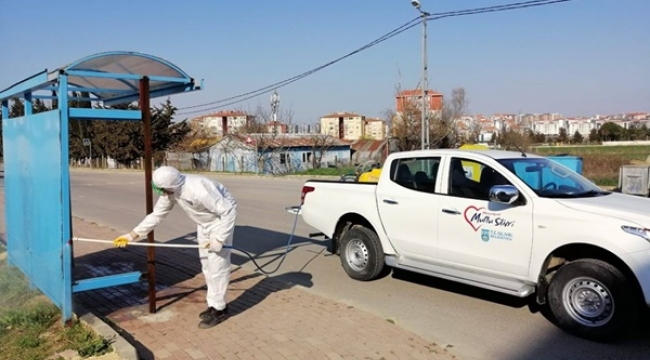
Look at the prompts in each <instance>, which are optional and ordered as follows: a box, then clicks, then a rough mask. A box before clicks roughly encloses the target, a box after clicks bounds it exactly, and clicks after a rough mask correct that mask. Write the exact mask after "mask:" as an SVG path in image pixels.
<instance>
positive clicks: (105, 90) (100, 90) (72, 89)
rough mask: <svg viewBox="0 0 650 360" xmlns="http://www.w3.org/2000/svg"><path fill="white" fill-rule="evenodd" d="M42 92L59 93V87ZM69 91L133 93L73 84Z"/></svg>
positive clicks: (49, 87) (70, 85)
mask: <svg viewBox="0 0 650 360" xmlns="http://www.w3.org/2000/svg"><path fill="white" fill-rule="evenodd" d="M41 90H45V91H52V90H54V91H59V87H58V86H48V87H46V88H43V89H41ZM68 91H69V92H73V91H77V92H89V93H104V94H130V93H132V92H133V91H132V90H124V89H104V88H88V87H81V86H75V85H73V84H69V86H68Z"/></svg>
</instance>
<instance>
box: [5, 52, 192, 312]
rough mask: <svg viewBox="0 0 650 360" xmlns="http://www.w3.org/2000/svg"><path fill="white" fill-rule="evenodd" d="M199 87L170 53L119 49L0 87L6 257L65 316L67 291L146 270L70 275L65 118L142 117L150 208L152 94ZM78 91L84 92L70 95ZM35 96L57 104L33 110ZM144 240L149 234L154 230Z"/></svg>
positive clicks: (151, 267)
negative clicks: (13, 106) (15, 112)
mask: <svg viewBox="0 0 650 360" xmlns="http://www.w3.org/2000/svg"><path fill="white" fill-rule="evenodd" d="M201 88H202V84H200V85H199V84H196V83H195V81H194V79H193V78H191V77H190V76H189V75H188V74H187V73H185V72H184V71H183V70H181V69H180V68H179V67H177V66H176V65H174V64H172V63H170V62H169V61H166V60H164V59H161V58H159V57H155V56H152V55H148V54H143V53H135V52H123V51H117V52H105V53H99V54H94V55H90V56H87V57H84V58H82V59H80V60H78V61H75V62H73V63H71V64H69V65H66V66H62V67H59V68H56V69H55V70H53V71H48V70H47V69H46V70H43V71H41V72H39V73H36V74H34V75H33V76H30V77H28V78H26V79H24V80H22V81H20V82H18V83H15V84H13V85H11V86H9V87H8V88H6V89H4V90H2V91H0V103H1V104H2V136H3V148H4V173H5V214H6V241H7V252H8V261H9V264H10V265H13V266H16V267H18V268H19V269H20V270H21V271H22V273H23V274H24V275H25V276H26V277H27V279H28V280H29V282H30V284H31V285H32V286H34V287H36V288H38V289H39V290H40V291H41V292H43V293H44V294H45V295H46V296H47V297H48V298H49V299H50V300H51V301H52V302H53V303H54V304H56V305H57V306H58V307H59V308H60V309H61V311H62V318H63V321H64V322H67V321H68V320H70V319H71V318H72V295H73V293H75V292H79V291H87V290H93V289H99V288H106V287H112V286H118V285H124V284H129V283H134V282H138V281H141V279H142V278H143V277H144V274H142V273H141V272H130V273H124V274H115V275H109V276H104V277H97V278H90V279H82V280H76V281H75V280H73V279H72V259H73V245H72V239H73V234H72V230H73V229H72V218H71V200H70V172H69V165H68V164H69V133H68V126H69V121H70V119H86V120H123V121H142V124H143V132H144V149H143V150H144V169H145V175H144V177H145V179H144V185H145V191H146V204H145V209H146V213H147V214H148V213H150V212H152V211H153V193H152V192H153V190H152V188H151V186H150V183H151V176H152V166H153V164H152V145H151V137H152V136H151V135H152V134H151V117H150V99H152V98H156V97H161V96H170V95H173V94H178V93H183V92H190V91H195V90H200V89H201ZM82 93H86V94H90V97H89V98H84V97H75V95H74V94H82ZM11 99H22V100H23V102H24V106H25V115H24V116H21V117H15V118H9V101H10V100H11ZM35 99H44V100H52V101H57V103H58V108H57V109H53V110H50V111H46V112H41V113H37V114H34V113H33V111H32V104H33V101H35ZM72 100H82V101H90V102H92V103H93V105H94V106H93V107H92V108H70V107H69V101H72ZM134 101H138V102H139V104H140V110H118V109H112V108H110V106H113V105H118V104H125V103H132V102H134ZM106 107H109V108H106ZM147 241H148V242H153V241H154V235H153V232H152V233H150V234H149V235H148V237H147ZM147 262H148V265H147V273H146V276H147V277H148V282H149V309H150V312H152V313H153V312H155V300H156V298H155V253H154V247H149V248H148V251H147Z"/></svg>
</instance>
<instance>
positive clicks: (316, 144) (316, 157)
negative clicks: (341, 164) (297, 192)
mask: <svg viewBox="0 0 650 360" xmlns="http://www.w3.org/2000/svg"><path fill="white" fill-rule="evenodd" d="M310 143H311V153H312V155H311V156H312V168H313V169H319V168H321V166H322V165H323V158H324V157H325V155H326V154H327V153H328V152H329V150H330V148H332V146H334V145H335V144H336V139H335V138H334V137H332V136H330V135H325V134H316V135H312V136H311V139H310ZM336 165H338V164H336Z"/></svg>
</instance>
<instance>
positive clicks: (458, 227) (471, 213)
mask: <svg viewBox="0 0 650 360" xmlns="http://www.w3.org/2000/svg"><path fill="white" fill-rule="evenodd" d="M449 161H450V162H449V163H448V165H449V166H447V167H446V168H447V169H449V170H448V171H446V172H445V173H446V174H447V176H445V179H444V181H443V182H444V186H443V188H444V192H445V193H446V196H443V197H442V198H441V200H440V205H439V206H440V208H439V209H438V211H439V214H440V218H439V221H438V250H439V253H438V255H439V258H440V260H441V261H444V262H449V263H453V264H454V265H466V266H468V267H472V268H481V269H485V270H489V271H491V272H500V273H507V274H511V275H518V276H526V275H528V268H529V262H530V253H531V249H532V240H533V205H532V203H531V202H530V201H527V202H525V201H524V202H523V203H521V204H513V205H504V204H500V203H494V202H490V201H489V200H488V194H489V191H490V188H491V187H492V186H494V185H511V183H510V181H509V180H508V179H507V178H506V176H504V175H503V174H501V173H500V172H498V171H496V170H494V169H493V168H492V167H490V166H487V165H485V164H484V163H482V162H480V161H475V160H471V159H468V158H460V157H450V158H449ZM521 196H523V195H521Z"/></svg>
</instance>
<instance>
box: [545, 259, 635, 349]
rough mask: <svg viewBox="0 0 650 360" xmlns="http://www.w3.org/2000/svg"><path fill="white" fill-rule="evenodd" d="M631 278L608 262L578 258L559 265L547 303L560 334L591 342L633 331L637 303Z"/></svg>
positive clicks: (604, 340) (550, 285)
mask: <svg viewBox="0 0 650 360" xmlns="http://www.w3.org/2000/svg"><path fill="white" fill-rule="evenodd" d="M634 286H635V285H634V284H633V282H632V281H631V279H628V278H626V276H625V275H624V274H623V273H622V272H621V271H620V270H618V269H617V268H616V267H614V266H612V265H611V264H609V263H606V262H604V261H601V260H596V259H581V260H576V261H573V262H570V263H568V264H566V265H564V266H562V267H561V268H560V269H559V270H558V271H557V272H556V273H555V275H554V276H553V278H552V279H551V283H550V284H549V287H548V304H549V307H550V309H551V312H552V313H553V317H554V318H555V320H556V322H557V326H558V327H560V328H561V329H563V330H564V331H566V332H568V333H570V334H573V335H576V336H579V337H582V338H585V339H589V340H594V341H600V342H609V341H613V340H616V339H618V338H619V337H621V336H623V335H624V334H625V333H626V330H630V329H632V328H634V323H635V319H636V318H637V317H638V316H637V314H638V311H637V310H638V309H639V302H638V301H637V297H636V296H635V295H634V294H635V292H634V291H633V289H634Z"/></svg>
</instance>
